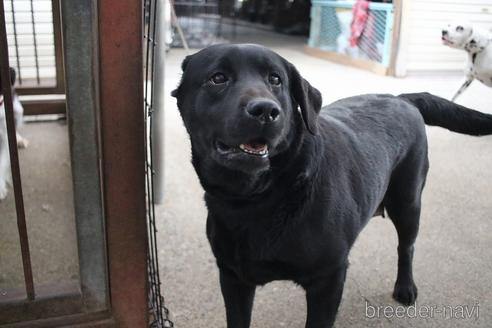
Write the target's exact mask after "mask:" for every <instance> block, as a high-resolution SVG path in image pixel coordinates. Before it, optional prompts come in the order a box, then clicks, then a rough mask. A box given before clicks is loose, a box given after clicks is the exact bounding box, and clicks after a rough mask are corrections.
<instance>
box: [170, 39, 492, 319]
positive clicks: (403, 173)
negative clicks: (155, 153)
mask: <svg viewBox="0 0 492 328" xmlns="http://www.w3.org/2000/svg"><path fill="white" fill-rule="evenodd" d="M182 69H183V76H182V80H181V83H180V85H179V86H178V88H177V89H176V90H174V91H173V93H172V95H173V96H174V97H176V98H177V103H178V107H179V110H180V113H181V116H182V118H183V122H184V125H185V126H186V129H187V131H188V133H189V136H190V139H191V145H192V162H193V165H194V167H195V170H196V172H197V174H198V177H199V179H200V182H201V184H202V186H203V188H204V189H205V201H206V205H207V207H208V219H207V236H208V239H209V241H210V245H211V247H212V250H213V253H214V255H215V257H216V259H217V265H218V267H219V270H220V285H221V288H222V294H223V297H224V301H225V306H226V315H227V327H229V328H247V327H249V325H250V318H251V310H252V304H253V298H254V294H255V288H256V286H257V285H263V284H266V283H268V282H270V281H273V280H291V281H294V282H295V283H297V284H299V285H301V286H302V287H303V288H304V289H305V290H306V297H307V322H306V327H308V328H315V327H320V328H327V327H332V325H333V323H334V321H335V316H336V313H337V309H338V306H339V303H340V299H341V297H342V291H343V286H344V281H345V275H346V271H347V266H348V262H347V257H348V255H349V251H350V248H351V247H352V245H353V243H354V241H355V239H356V238H357V235H358V234H359V233H360V231H361V230H362V228H364V226H365V224H366V223H367V221H368V220H369V218H371V217H372V216H373V215H374V214H375V213H376V212H377V211H378V209H381V208H382V207H384V208H385V209H386V211H387V213H388V215H389V217H390V218H391V220H392V222H393V223H394V225H395V227H396V230H397V233H398V239H399V246H398V257H399V258H398V276H397V279H396V283H395V287H394V292H393V296H394V298H395V299H396V300H397V301H399V302H401V303H403V304H407V305H409V304H412V303H414V302H415V299H416V297H417V287H416V286H415V283H414V281H413V277H412V257H413V249H414V247H413V245H414V242H415V238H416V237H417V232H418V227H419V215H420V205H421V194H422V189H423V187H424V183H425V178H426V174H427V170H428V167H429V165H428V158H427V139H426V134H425V124H429V125H437V126H441V127H444V128H447V129H449V130H451V131H455V132H458V133H464V134H470V135H486V134H492V115H487V114H483V113H480V112H477V111H474V110H471V109H467V108H465V107H462V106H459V105H456V104H454V103H452V102H449V101H447V100H445V99H442V98H439V97H436V96H433V95H430V94H428V93H417V94H404V95H400V96H397V97H395V96H391V95H363V96H356V97H351V98H347V99H343V100H339V101H337V102H335V103H333V104H331V105H329V106H327V107H325V108H323V110H321V102H322V101H321V94H320V92H319V91H318V90H317V89H315V88H314V87H312V86H311V85H310V84H309V83H308V82H307V81H306V80H305V79H303V78H302V76H301V75H300V74H299V72H298V71H297V69H296V68H295V67H294V65H292V64H291V63H289V62H288V61H287V60H285V59H284V58H282V57H281V56H279V55H278V54H276V53H274V52H272V51H270V50H268V49H266V48H264V47H261V46H258V45H250V44H247V45H215V46H211V47H208V48H206V49H204V50H201V51H199V52H198V53H196V54H194V55H192V56H188V57H186V59H185V60H184V62H183V64H182Z"/></svg>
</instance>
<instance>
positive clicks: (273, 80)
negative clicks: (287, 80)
mask: <svg viewBox="0 0 492 328" xmlns="http://www.w3.org/2000/svg"><path fill="white" fill-rule="evenodd" d="M268 83H270V84H271V85H280V83H282V81H281V80H280V76H278V75H277V74H270V76H269V77H268Z"/></svg>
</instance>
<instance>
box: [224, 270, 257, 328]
mask: <svg viewBox="0 0 492 328" xmlns="http://www.w3.org/2000/svg"><path fill="white" fill-rule="evenodd" d="M220 288H221V290H222V296H223V297H224V303H225V307H226V317H227V328H249V325H250V322H251V311H252V310H253V299H254V297H255V290H256V286H254V285H249V284H245V283H243V282H241V281H240V280H239V279H237V278H236V277H235V275H234V274H233V273H232V272H229V271H227V270H226V269H220Z"/></svg>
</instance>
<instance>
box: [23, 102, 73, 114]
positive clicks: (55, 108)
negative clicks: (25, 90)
mask: <svg viewBox="0 0 492 328" xmlns="http://www.w3.org/2000/svg"><path fill="white" fill-rule="evenodd" d="M21 104H22V106H23V107H24V116H26V115H27V116H29V115H44V114H59V115H65V114H66V113H67V111H66V105H65V99H47V100H44V99H43V100H21Z"/></svg>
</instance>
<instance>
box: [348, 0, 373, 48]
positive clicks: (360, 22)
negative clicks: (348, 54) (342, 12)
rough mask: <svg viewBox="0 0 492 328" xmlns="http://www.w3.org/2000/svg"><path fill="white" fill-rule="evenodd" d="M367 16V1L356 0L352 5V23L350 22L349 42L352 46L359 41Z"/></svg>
mask: <svg viewBox="0 0 492 328" xmlns="http://www.w3.org/2000/svg"><path fill="white" fill-rule="evenodd" d="M368 17H369V1H367V0H357V2H356V3H355V4H354V6H353V7H352V23H351V24H350V38H349V43H350V45H351V46H352V47H354V46H356V45H357V43H359V38H360V36H361V35H362V32H363V31H364V28H365V27H366V23H367V18H368Z"/></svg>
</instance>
